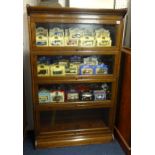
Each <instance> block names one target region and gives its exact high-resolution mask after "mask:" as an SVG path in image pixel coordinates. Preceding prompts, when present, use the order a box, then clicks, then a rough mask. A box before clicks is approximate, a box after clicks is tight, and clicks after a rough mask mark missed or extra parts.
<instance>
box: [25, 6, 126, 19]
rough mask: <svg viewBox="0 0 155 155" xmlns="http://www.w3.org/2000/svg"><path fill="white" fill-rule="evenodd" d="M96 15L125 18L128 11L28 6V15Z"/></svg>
mask: <svg viewBox="0 0 155 155" xmlns="http://www.w3.org/2000/svg"><path fill="white" fill-rule="evenodd" d="M36 13H43V14H61V13H63V14H86V15H91V14H93V15H94V14H96V15H111V16H112V15H115V16H122V17H124V16H125V15H126V13H127V9H90V8H69V7H60V8H54V7H48V6H30V5H27V14H28V15H31V14H36Z"/></svg>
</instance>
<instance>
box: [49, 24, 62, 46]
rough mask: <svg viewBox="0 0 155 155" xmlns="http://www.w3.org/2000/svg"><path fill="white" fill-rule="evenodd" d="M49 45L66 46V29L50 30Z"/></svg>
mask: <svg viewBox="0 0 155 155" xmlns="http://www.w3.org/2000/svg"><path fill="white" fill-rule="evenodd" d="M49 46H64V30H63V29H60V28H57V27H56V28H53V29H50V31H49Z"/></svg>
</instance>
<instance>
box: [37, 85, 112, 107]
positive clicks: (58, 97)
mask: <svg viewBox="0 0 155 155" xmlns="http://www.w3.org/2000/svg"><path fill="white" fill-rule="evenodd" d="M111 85H112V84H111V83H91V84H88V83H81V84H79V83H78V84H52V85H39V92H38V98H39V103H40V104H46V103H50V104H52V103H60V104H61V103H63V102H79V101H81V102H83V101H103V100H110V99H111ZM91 103H92V104H93V102H91Z"/></svg>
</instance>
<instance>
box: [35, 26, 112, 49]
mask: <svg viewBox="0 0 155 155" xmlns="http://www.w3.org/2000/svg"><path fill="white" fill-rule="evenodd" d="M48 31H49V32H48ZM36 45H37V46H82V47H95V46H101V47H106V46H111V45H112V40H111V37H110V32H109V31H108V30H106V29H104V28H100V29H97V30H93V29H81V28H69V29H61V28H58V27H55V28H53V29H49V30H48V29H46V28H43V27H38V28H37V29H36Z"/></svg>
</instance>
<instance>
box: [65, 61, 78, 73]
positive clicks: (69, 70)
mask: <svg viewBox="0 0 155 155" xmlns="http://www.w3.org/2000/svg"><path fill="white" fill-rule="evenodd" d="M78 71H79V67H78V65H76V64H73V63H70V64H69V67H68V68H66V75H77V74H78V73H79V72H78Z"/></svg>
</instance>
